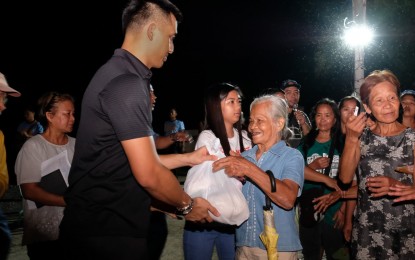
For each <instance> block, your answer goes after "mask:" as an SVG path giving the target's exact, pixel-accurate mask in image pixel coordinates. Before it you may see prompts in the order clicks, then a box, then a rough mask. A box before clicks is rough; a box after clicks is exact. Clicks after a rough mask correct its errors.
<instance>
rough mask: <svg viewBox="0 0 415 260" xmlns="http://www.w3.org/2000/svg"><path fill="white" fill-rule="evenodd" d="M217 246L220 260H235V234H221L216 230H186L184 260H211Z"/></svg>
mask: <svg viewBox="0 0 415 260" xmlns="http://www.w3.org/2000/svg"><path fill="white" fill-rule="evenodd" d="M215 246H216V252H217V254H218V258H219V260H234V259H235V233H234V232H232V233H229V232H220V231H218V230H214V229H204V230H186V229H185V230H184V233H183V249H184V259H186V260H196V259H197V260H211V259H212V255H213V248H214V247H215Z"/></svg>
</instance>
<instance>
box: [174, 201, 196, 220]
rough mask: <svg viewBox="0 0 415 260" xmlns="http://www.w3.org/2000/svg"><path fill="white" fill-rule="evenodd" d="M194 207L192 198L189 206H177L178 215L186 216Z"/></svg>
mask: <svg viewBox="0 0 415 260" xmlns="http://www.w3.org/2000/svg"><path fill="white" fill-rule="evenodd" d="M192 209H193V199H192V198H191V199H190V203H189V205H187V206H184V207H183V208H177V211H176V215H181V216H186V215H187V214H189V213H190V211H192Z"/></svg>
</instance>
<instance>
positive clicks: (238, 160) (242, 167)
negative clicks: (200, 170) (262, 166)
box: [212, 155, 251, 177]
mask: <svg viewBox="0 0 415 260" xmlns="http://www.w3.org/2000/svg"><path fill="white" fill-rule="evenodd" d="M250 165H251V163H250V162H249V161H247V160H246V159H245V158H243V157H242V156H232V155H231V156H227V157H225V158H222V159H219V160H217V161H215V162H214V163H213V165H212V167H213V172H216V171H219V170H222V169H223V170H225V173H226V174H227V175H228V176H229V177H244V176H245V175H246V173H247V172H249V166H250Z"/></svg>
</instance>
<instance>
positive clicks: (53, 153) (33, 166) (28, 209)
mask: <svg viewBox="0 0 415 260" xmlns="http://www.w3.org/2000/svg"><path fill="white" fill-rule="evenodd" d="M74 150H75V138H73V137H70V136H68V143H67V144H65V145H56V144H52V143H50V142H48V141H47V140H46V139H45V138H44V137H43V136H42V135H35V136H33V137H31V138H29V139H28V140H27V141H26V142H25V143H24V145H23V147H22V148H21V150H20V151H19V154H18V155H17V159H16V164H15V172H16V176H17V184H19V185H20V184H24V183H37V182H40V180H41V178H42V176H44V175H45V172H43V173H42V169H43V171H45V169H51V167H52V168H53V167H55V168H56V169H59V170H60V171H61V172H62V174H63V175H66V176H67V174H68V173H69V168H70V164H71V162H72V158H73V154H74ZM65 155H66V156H65ZM65 157H66V158H65ZM51 165H54V166H51ZM56 169H55V170H56ZM48 173H49V172H48ZM63 210H64V208H63V207H58V206H42V207H40V208H37V207H36V205H35V203H34V202H33V201H31V200H26V199H23V212H24V221H23V223H24V232H23V239H22V244H23V245H25V244H31V243H33V242H37V241H48V240H56V239H58V236H59V224H60V222H61V220H62V217H63Z"/></svg>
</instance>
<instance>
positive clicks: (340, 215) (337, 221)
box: [333, 209, 344, 229]
mask: <svg viewBox="0 0 415 260" xmlns="http://www.w3.org/2000/svg"><path fill="white" fill-rule="evenodd" d="M333 220H334V228H337V229H342V228H343V226H344V212H342V211H341V209H339V210H337V211H336V213H335V214H334V217H333Z"/></svg>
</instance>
